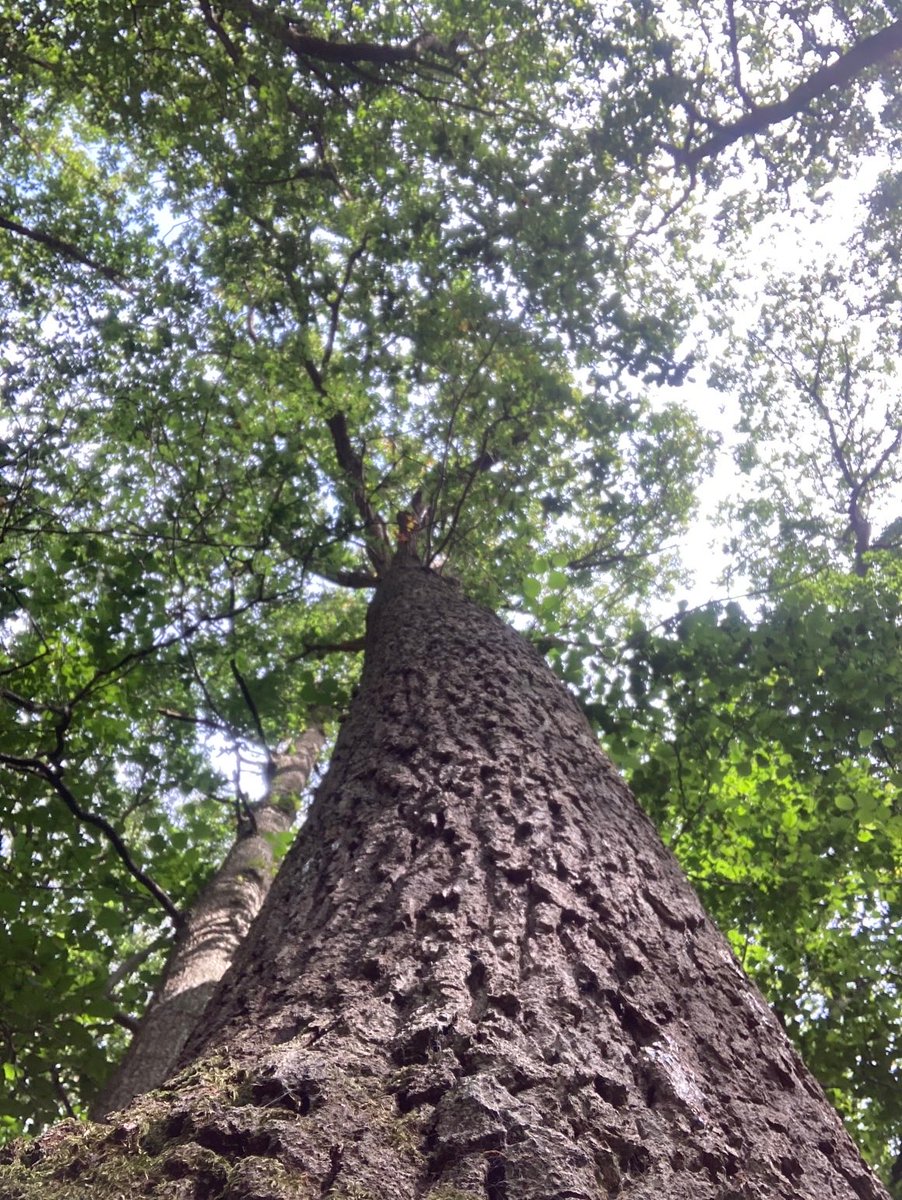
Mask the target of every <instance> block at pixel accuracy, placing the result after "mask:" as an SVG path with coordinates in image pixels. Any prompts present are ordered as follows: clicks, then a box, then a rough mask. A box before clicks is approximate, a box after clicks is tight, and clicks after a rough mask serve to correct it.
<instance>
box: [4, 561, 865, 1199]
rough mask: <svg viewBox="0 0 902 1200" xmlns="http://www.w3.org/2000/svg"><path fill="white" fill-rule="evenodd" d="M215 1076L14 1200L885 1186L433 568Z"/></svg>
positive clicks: (180, 1083) (287, 881) (46, 1170)
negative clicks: (53, 1183) (125, 1184)
mask: <svg viewBox="0 0 902 1200" xmlns="http://www.w3.org/2000/svg"><path fill="white" fill-rule="evenodd" d="M184 1061H185V1062H186V1063H187V1062H190V1065H188V1066H187V1067H186V1069H185V1070H184V1071H183V1072H182V1073H181V1074H180V1075H178V1076H177V1077H176V1078H175V1079H174V1080H172V1081H171V1084H170V1086H169V1089H168V1090H167V1091H166V1092H165V1093H159V1094H157V1096H155V1097H150V1098H147V1099H145V1100H142V1101H139V1102H138V1103H137V1105H135V1106H134V1107H133V1109H132V1110H131V1111H130V1113H129V1114H126V1115H124V1116H121V1117H119V1118H117V1122H116V1124H115V1126H114V1127H113V1129H112V1130H110V1131H108V1132H106V1133H104V1132H103V1131H102V1129H101V1131H100V1132H97V1131H96V1130H95V1131H94V1133H92V1134H91V1137H92V1138H93V1139H94V1140H93V1141H90V1140H89V1141H88V1142H86V1143H83V1145H82V1148H81V1149H80V1150H79V1151H78V1153H77V1155H76V1154H75V1153H74V1152H73V1151H72V1150H71V1143H72V1140H73V1138H74V1136H75V1135H74V1134H73V1133H71V1132H66V1131H65V1130H64V1131H62V1132H57V1133H56V1134H55V1135H53V1136H55V1137H56V1139H57V1141H53V1136H48V1138H47V1139H45V1140H44V1142H42V1143H39V1144H38V1145H37V1146H36V1147H34V1148H33V1149H32V1150H31V1151H30V1157H28V1158H23V1159H21V1160H20V1162H19V1164H18V1165H17V1166H14V1167H12V1168H10V1170H9V1172H8V1174H7V1176H6V1177H5V1178H6V1179H7V1181H8V1182H7V1188H8V1189H9V1190H7V1191H5V1192H4V1191H3V1186H4V1185H3V1182H2V1180H3V1179H4V1176H2V1175H0V1196H2V1197H3V1198H4V1200H5V1198H6V1197H7V1196H10V1197H12V1196H15V1197H17V1198H18V1197H24V1196H37V1195H38V1194H40V1196H41V1198H42V1200H48V1198H49V1197H50V1196H51V1195H52V1192H49V1191H48V1190H47V1181H48V1180H53V1179H55V1178H59V1177H60V1173H61V1172H63V1173H65V1172H68V1175H66V1187H67V1189H68V1190H67V1191H66V1192H65V1193H63V1194H64V1195H65V1196H66V1197H82V1196H88V1195H90V1196H95V1195H102V1191H100V1190H98V1188H99V1186H100V1185H101V1184H102V1185H104V1186H106V1185H107V1184H108V1183H110V1182H111V1181H113V1180H118V1178H119V1177H118V1176H117V1174H116V1172H117V1170H120V1169H122V1170H125V1167H123V1166H122V1164H123V1163H124V1162H125V1161H126V1157H127V1161H128V1163H129V1169H131V1170H133V1171H135V1172H137V1171H140V1172H141V1174H140V1180H139V1182H138V1183H134V1182H132V1183H130V1184H129V1188H130V1192H131V1194H133V1195H147V1196H151V1195H152V1196H161V1197H163V1196H165V1197H167V1198H176V1197H178V1198H179V1200H181V1198H183V1197H184V1198H187V1197H190V1198H191V1200H239V1198H240V1200H283V1198H284V1200H287V1198H288V1197H292V1198H300V1197H305V1198H306V1197H310V1198H317V1200H318V1198H320V1197H330V1198H332V1200H338V1198H340V1197H344V1198H348V1200H352V1198H354V1200H382V1198H389V1197H391V1198H392V1200H402V1198H403V1200H407V1198H410V1200H414V1198H416V1200H427V1198H428V1200H467V1198H477V1197H478V1198H479V1200H565V1198H570V1200H602V1198H606V1197H614V1196H617V1197H621V1198H622V1200H661V1197H668V1198H669V1200H772V1198H777V1197H780V1198H782V1200H856V1198H857V1200H878V1198H880V1197H885V1195H886V1193H885V1192H884V1191H883V1190H882V1188H881V1187H880V1186H879V1185H878V1184H877V1183H876V1181H875V1180H874V1178H873V1177H872V1176H871V1174H870V1173H869V1172H868V1171H867V1169H866V1168H865V1166H864V1165H863V1163H862V1161H861V1159H860V1157H859V1155H858V1153H857V1151H856V1149H855V1147H854V1146H853V1144H852V1142H851V1141H850V1139H849V1138H848V1136H847V1135H846V1134H845V1132H844V1131H843V1129H842V1126H841V1124H840V1122H839V1119H838V1118H837V1116H836V1114H835V1113H834V1112H833V1110H832V1109H831V1108H830V1106H829V1104H828V1103H827V1101H826V1100H825V1098H824V1096H823V1094H822V1092H821V1090H820V1089H819V1087H818V1086H817V1084H816V1083H815V1082H814V1080H813V1079H812V1078H811V1076H810V1074H809V1073H808V1071H807V1070H806V1069H805V1067H804V1066H803V1065H802V1063H801V1062H800V1060H799V1058H798V1057H797V1055H796V1054H795V1052H794V1051H793V1050H792V1048H791V1046H790V1044H789V1042H788V1041H787V1039H786V1036H785V1034H784V1033H783V1030H782V1029H781V1027H780V1025H779V1023H778V1022H777V1021H776V1020H775V1018H774V1017H773V1015H772V1014H771V1012H770V1010H769V1009H768V1007H767V1005H766V1004H765V1003H764V1002H763V1000H762V998H761V996H760V995H759V993H758V992H757V991H756V990H755V988H754V987H753V986H752V985H751V983H750V982H749V981H748V980H747V979H746V978H745V976H744V975H743V974H742V972H741V970H740V968H739V967H738V965H737V963H736V961H735V959H734V958H733V956H732V954H731V952H730V950H729V948H728V945H727V943H726V942H725V940H724V939H723V938H722V937H721V935H720V934H719V933H718V932H717V931H716V930H715V929H714V927H713V926H712V924H711V923H710V921H709V920H708V919H707V917H706V916H705V914H704V912H703V911H702V909H701V907H700V905H699V902H698V900H697V899H696V897H695V896H694V894H693V892H692V890H691V888H690V887H689V885H688V883H687V882H686V880H685V879H684V877H683V876H682V874H681V873H680V871H679V868H678V867H677V865H676V862H675V861H674V859H673V857H672V856H671V855H670V853H669V852H668V851H667V850H666V849H665V848H664V847H663V845H662V844H661V842H660V840H659V838H658V836H657V834H656V833H655V831H654V829H653V828H652V826H651V825H650V823H649V821H648V820H647V819H646V817H645V816H644V815H643V814H642V812H641V811H640V810H639V808H638V807H637V805H636V803H635V801H634V800H633V798H632V797H631V795H630V794H629V792H628V790H627V789H626V787H625V785H624V784H623V783H622V782H621V780H620V779H619V777H618V776H617V774H616V772H615V771H614V769H613V768H612V766H611V765H610V763H609V762H608V761H607V760H606V759H605V757H604V756H603V755H602V754H601V753H600V752H599V749H598V747H597V744H596V740H595V738H594V736H593V734H592V732H591V730H590V729H589V727H588V725H587V723H586V721H585V720H584V718H583V716H582V714H581V713H580V711H579V710H578V708H577V706H576V704H575V703H574V702H573V700H572V699H571V697H570V696H569V695H568V693H567V692H566V691H565V690H564V689H563V688H562V687H561V686H560V685H559V684H558V683H557V681H556V680H555V679H554V677H553V676H552V674H551V673H550V672H549V670H548V669H547V667H546V666H545V664H544V663H543V662H542V661H541V659H540V658H539V657H538V656H537V655H536V654H535V652H534V651H533V650H532V649H531V647H529V646H528V645H527V644H526V643H525V642H524V641H523V640H522V639H521V638H520V637H519V636H518V635H517V634H516V633H514V632H513V631H512V630H511V629H509V628H508V627H507V626H505V625H504V624H503V623H502V622H500V621H498V620H497V619H496V618H494V617H493V616H491V615H489V614H488V613H486V612H485V611H483V610H482V609H480V608H478V607H477V606H476V605H473V604H471V603H469V602H468V601H467V600H466V599H465V598H464V597H463V596H462V595H461V594H460V592H459V590H458V589H456V588H455V587H454V586H453V585H452V584H450V583H448V582H447V581H443V580H441V579H439V578H437V577H436V576H434V575H432V574H430V573H429V572H427V571H425V570H422V569H421V568H419V567H418V566H417V565H416V564H415V563H414V562H412V561H410V560H408V561H404V560H401V561H399V562H397V563H396V564H395V566H394V567H393V568H392V569H391V570H390V571H389V572H388V574H387V576H386V578H385V580H384V581H383V583H382V584H381V586H380V588H379V590H378V592H377V595H376V598H375V600H374V603H373V606H372V609H371V613H370V620H369V628H368V646H367V657H366V665H365V670H364V675H363V680H362V684H361V688H360V693H359V695H358V697H357V699H356V701H355V703H354V705H353V707H352V711H351V714H350V716H349V718H348V720H347V721H346V723H345V725H344V728H343V729H342V732H341V735H340V737H339V741H338V745H337V747H336V751H335V756H334V759H333V763H332V766H331V768H330V771H329V774H328V776H327V778H326V780H325V782H324V784H323V786H322V788H321V790H320V793H319V795H318V797H317V800H316V802H315V804H314V806H313V808H312V810H311V814H310V817H309V818H308V821H307V823H306V825H305V827H304V829H303V830H302V833H301V835H300V837H299V839H298V841H297V843H296V844H295V846H294V848H293V850H292V852H291V853H290V855H289V858H288V859H287V860H286V863H285V864H284V866H283V869H282V871H281V872H280V874H279V877H278V879H277V881H276V883H275V885H274V887H273V888H272V890H271V892H270V894H269V897H268V899H267V902H266V904H265V906H264V909H263V911H262V912H261V914H260V917H259V918H258V921H257V923H256V924H255V926H254V929H253V931H252V933H251V935H250V937H249V938H248V939H246V941H245V942H244V943H243V945H242V947H241V948H240V949H239V951H238V954H237V955H236V959H235V962H234V963H233V966H232V967H231V968H230V970H229V972H228V973H227V975H226V977H225V979H224V980H223V982H222V984H221V986H220V988H219V990H218V991H217V993H216V996H215V997H214V999H213V1001H212V1003H211V1005H210V1006H209V1007H208V1009H207V1012H206V1015H205V1018H204V1022H203V1024H202V1026H201V1027H199V1028H198V1029H197V1030H196V1032H195V1035H194V1036H193V1038H192V1040H191V1043H190V1044H189V1047H188V1048H187V1051H186V1057H185V1060H184ZM61 1143H65V1144H66V1145H67V1146H68V1147H69V1149H68V1150H67V1151H65V1153H64V1152H63V1151H61V1149H60V1144H61ZM65 1154H68V1156H69V1157H68V1158H65ZM117 1155H118V1158H117V1157H116V1156H117ZM73 1160H74V1161H75V1162H76V1165H75V1167H73V1166H72V1162H73ZM54 1172H55V1173H56V1174H54ZM23 1180H24V1181H25V1182H22V1181H23ZM38 1181H40V1185H41V1189H42V1190H41V1191H40V1192H38ZM16 1189H18V1190H16ZM29 1189H31V1190H29Z"/></svg>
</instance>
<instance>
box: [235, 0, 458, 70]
mask: <svg viewBox="0 0 902 1200" xmlns="http://www.w3.org/2000/svg"><path fill="white" fill-rule="evenodd" d="M229 7H230V8H231V9H233V10H234V11H240V12H241V13H242V14H244V16H246V17H247V18H249V19H250V21H251V22H252V23H253V24H254V25H256V26H257V28H258V29H262V30H264V31H265V32H266V33H268V34H270V36H271V37H274V38H275V39H276V40H277V41H279V42H281V43H282V45H283V46H284V47H285V48H286V49H287V50H290V51H291V52H292V53H293V54H295V55H296V56H298V57H300V58H314V59H317V60H318V61H319V62H324V63H335V64H337V65H339V66H346V67H354V66H357V65H358V64H359V63H369V64H370V65H371V66H375V67H393V66H397V65H399V64H402V63H421V62H424V61H428V60H427V58H426V56H427V55H428V54H430V53H431V54H432V55H435V56H437V57H439V58H444V59H448V60H451V61H457V60H459V58H460V55H459V54H458V52H457V50H456V48H455V46H454V39H452V42H451V43H445V42H442V41H441V40H440V39H439V38H437V37H436V36H435V35H434V34H431V33H427V34H423V35H421V36H420V37H416V38H414V39H413V40H412V41H409V42H406V43H405V44H404V45H401V46H392V45H387V44H385V43H381V42H340V41H337V40H334V41H333V40H332V39H330V38H322V37H316V36H315V35H313V34H311V33H308V32H307V30H306V29H304V27H303V25H302V24H301V22H299V21H290V20H288V19H287V18H285V17H279V16H278V15H277V14H276V13H274V12H272V11H271V10H270V9H268V8H265V7H264V6H263V5H261V4H255V3H254V2H253V0H231V2H230V3H229ZM430 65H431V66H433V67H438V66H439V64H438V63H436V62H435V61H434V59H433V60H431V61H430ZM442 69H444V70H448V68H447V67H444V68H442Z"/></svg>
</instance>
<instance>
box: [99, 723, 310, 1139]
mask: <svg viewBox="0 0 902 1200" xmlns="http://www.w3.org/2000/svg"><path fill="white" fill-rule="evenodd" d="M323 741H324V736H323V731H322V729H320V728H318V727H316V726H311V728H309V729H307V730H305V731H304V733H303V734H301V736H300V737H299V738H298V739H297V741H296V743H295V744H294V746H293V747H292V749H291V750H290V751H288V752H286V753H284V754H277V755H275V756H274V760H273V762H274V768H275V769H274V772H273V776H272V779H271V780H270V784H269V789H268V792H267V795H266V796H265V797H264V798H263V799H262V800H260V801H259V802H258V803H256V804H253V805H251V808H250V818H249V819H248V820H247V821H246V823H245V825H244V827H243V828H242V829H241V830H240V831H239V834H238V836H237V838H236V839H235V844H234V845H233V846H232V849H231V850H230V851H229V853H228V855H227V856H226V858H225V860H224V862H223V864H222V866H221V867H220V868H219V870H218V871H216V873H215V874H214V875H213V876H212V877H211V878H210V880H209V881H208V882H207V884H206V886H205V887H204V888H203V890H202V891H201V893H200V895H199V896H198V897H197V899H196V900H195V902H194V904H193V905H192V907H191V909H190V911H189V912H188V913H187V914H186V915H185V917H184V919H183V921H182V924H181V928H180V930H179V932H178V935H177V937H176V940H175V944H174V946H173V948H172V953H171V954H170V956H169V960H168V961H167V963H166V967H165V969H164V971H163V976H162V979H161V981H160V986H159V988H158V989H157V992H156V994H155V996H154V998H153V1000H152V1001H151V1003H150V1005H149V1006H148V1009H147V1012H146V1013H145V1014H144V1017H143V1019H142V1021H141V1024H140V1025H139V1026H138V1029H137V1030H136V1031H135V1035H134V1037H133V1038H132V1040H131V1043H130V1044H129V1047H128V1049H127V1051H126V1053H125V1056H124V1057H123V1059H122V1061H121V1062H120V1063H119V1065H118V1066H117V1067H116V1069H115V1071H114V1072H113V1074H112V1076H111V1077H110V1079H109V1080H108V1082H107V1083H106V1085H105V1086H104V1088H103V1090H102V1092H101V1094H100V1095H99V1097H98V1098H97V1101H96V1102H95V1104H94V1106H93V1108H92V1113H91V1115H92V1117H94V1119H95V1120H96V1119H100V1118H101V1117H105V1116H106V1115H107V1114H108V1113H110V1112H112V1111H113V1110H115V1109H119V1108H125V1106H126V1105H127V1104H128V1103H129V1102H130V1101H131V1100H133V1099H134V1098H135V1096H139V1095H141V1094H142V1093H144V1092H149V1091H150V1090H151V1089H152V1088H155V1087H159V1085H160V1084H161V1083H162V1082H163V1081H164V1080H165V1079H166V1078H167V1076H168V1075H169V1074H170V1072H171V1071H172V1069H173V1067H174V1066H175V1064H176V1063H177V1062H178V1060H179V1056H180V1055H181V1053H182V1050H183V1049H184V1046H185V1043H186V1042H187V1040H188V1037H189V1036H190V1034H191V1033H192V1032H193V1031H194V1028H195V1026H196V1025H197V1023H198V1021H199V1020H200V1017H201V1014H202V1013H203V1011H204V1009H205V1008H206V1006H207V1002H208V1001H209V999H210V997H211V996H212V994H213V989H214V988H215V987H216V985H217V983H218V982H219V981H220V979H221V978H222V976H223V975H224V974H225V971H226V968H227V967H228V965H229V963H230V962H231V961H232V957H233V955H234V953H235V950H236V949H237V947H238V946H239V945H240V944H241V942H242V941H243V939H244V937H245V935H246V934H247V931H248V929H249V928H250V925H251V922H252V921H253V919H254V917H255V916H256V915H257V913H258V912H259V911H260V908H261V906H262V904H263V901H264V900H265V899H266V895H267V893H268V891H269V889H270V886H271V884H272V880H273V877H274V875H275V864H274V860H273V847H272V844H271V842H270V841H269V840H268V839H269V836H270V835H272V834H278V833H287V832H288V830H289V829H291V826H292V825H293V824H294V821H295V819H296V817H297V811H298V810H297V804H298V799H299V797H300V794H301V792H303V790H304V788H305V787H306V786H307V781H308V779H309V778H310V772H311V771H312V770H313V766H314V763H315V762H316V759H317V756H318V754H319V752H320V750H321V749H322V746H323Z"/></svg>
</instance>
